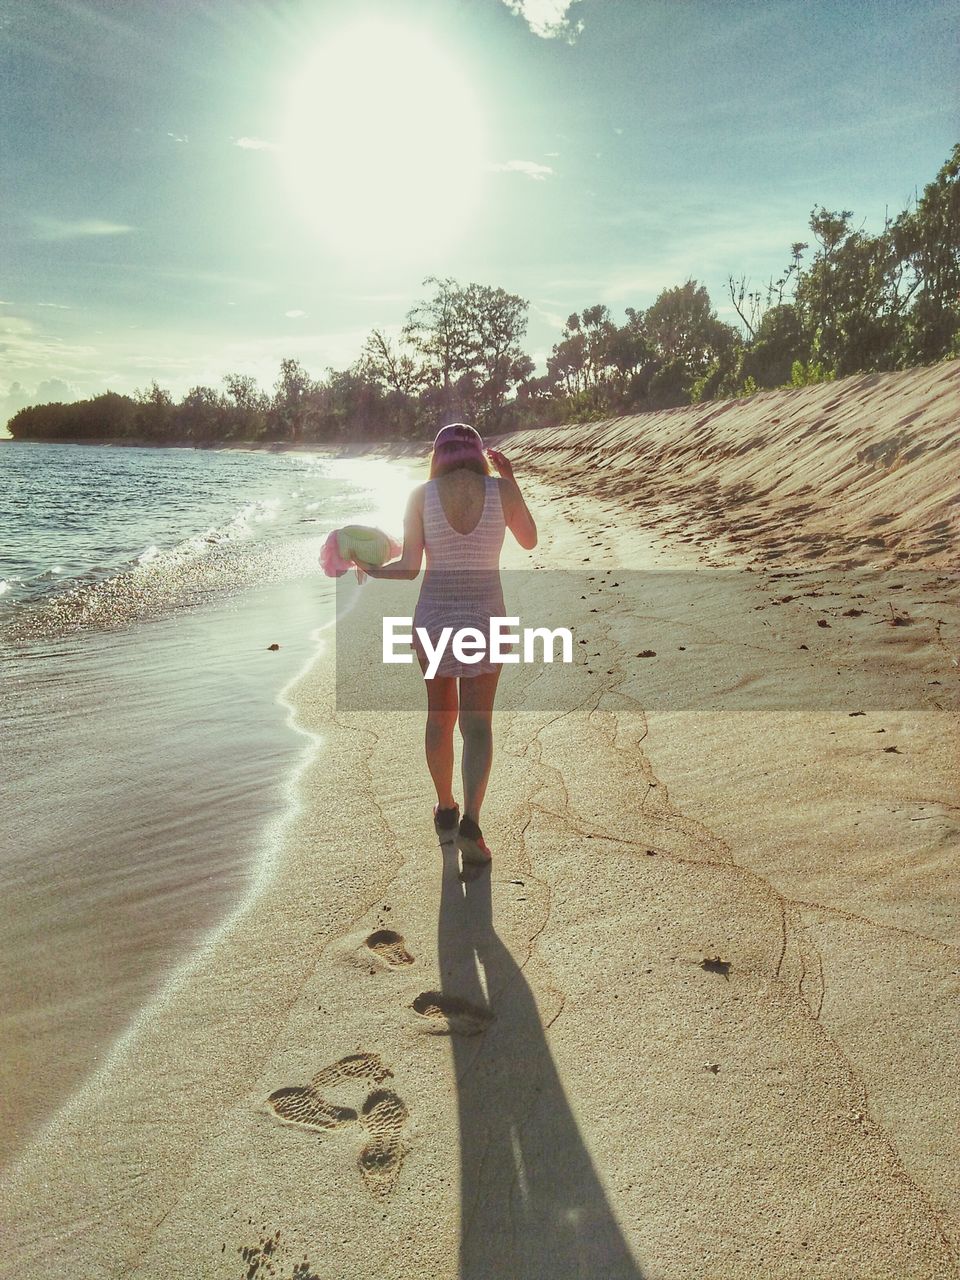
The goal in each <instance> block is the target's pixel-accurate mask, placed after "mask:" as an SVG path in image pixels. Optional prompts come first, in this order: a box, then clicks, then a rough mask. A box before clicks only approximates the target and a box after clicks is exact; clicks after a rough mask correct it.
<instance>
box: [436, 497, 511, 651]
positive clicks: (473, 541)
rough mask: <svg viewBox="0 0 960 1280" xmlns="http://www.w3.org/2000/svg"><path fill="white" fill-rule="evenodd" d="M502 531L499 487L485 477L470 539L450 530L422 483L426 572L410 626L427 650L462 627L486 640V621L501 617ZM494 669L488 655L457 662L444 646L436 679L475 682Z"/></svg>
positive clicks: (487, 632) (468, 534) (449, 648)
mask: <svg viewBox="0 0 960 1280" xmlns="http://www.w3.org/2000/svg"><path fill="white" fill-rule="evenodd" d="M505 530H506V523H505V521H504V518H503V506H502V504H501V502H500V486H499V484H498V482H497V480H496V479H494V477H493V476H484V496H483V510H482V511H481V513H480V519H479V520H478V521H477V524H476V525H475V527H474V528H473V529H471V530H470V532H469V533H458V532H457V531H456V529H454V528H453V527H452V526H451V524H450V522H449V520H448V519H447V517H446V515H445V514H444V511H443V505H442V503H441V502H440V494H439V493H438V491H437V482H436V480H428V481H427V483H426V487H425V492H424V499H423V545H424V551H425V553H426V568H425V571H424V575H423V582H422V583H421V585H420V597H419V599H418V600H417V607H416V610H415V611H414V615H413V625H414V628H416V627H423V628H424V629H425V630H426V632H427V634H428V635H429V637H430V643H431V645H434V646H435V645H436V644H437V642H438V640H439V637H440V632H441V630H442V628H443V627H453V629H454V633H456V632H457V631H459V630H460V629H461V628H462V627H476V629H477V630H478V631H480V632H481V634H482V635H483V636H484V639H486V638H487V637H488V636H489V631H490V619H491V618H493V617H503V614H504V604H503V586H502V584H501V582H500V551H501V548H502V547H503V538H504V532H505ZM414 635H416V631H414ZM414 644H415V645H416V641H414ZM499 666H500V664H499V663H497V662H491V661H490V659H489V656H488V654H484V655H483V657H482V659H481V660H480V661H479V662H461V661H460V660H459V659H458V658H457V657H456V656H455V655H454V653H453V648H452V645H451V644H448V645H447V648H446V651H445V652H444V655H443V657H442V659H441V660H440V665H439V666H438V668H437V672H436V674H437V675H439V676H478V675H484V674H486V673H488V672H490V671H496V670H497V668H498V667H499Z"/></svg>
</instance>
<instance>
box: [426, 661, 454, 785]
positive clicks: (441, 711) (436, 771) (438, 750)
mask: <svg viewBox="0 0 960 1280" xmlns="http://www.w3.org/2000/svg"><path fill="white" fill-rule="evenodd" d="M424 684H425V685H426V686H427V727H426V732H425V734H424V740H423V745H424V747H425V749H426V753H427V768H428V769H429V770H430V777H431V778H432V779H433V785H434V786H435V787H436V789H437V803H438V804H439V805H440V808H441V809H452V808H453V806H454V805H455V804H456V801H455V800H454V798H453V729H454V725H455V724H456V723H457V681H456V677H455V676H434V678H433V679H432V680H425V681H424Z"/></svg>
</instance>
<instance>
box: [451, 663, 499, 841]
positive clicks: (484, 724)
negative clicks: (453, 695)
mask: <svg viewBox="0 0 960 1280" xmlns="http://www.w3.org/2000/svg"><path fill="white" fill-rule="evenodd" d="M499 679H500V668H499V667H498V668H497V670H496V671H491V672H489V673H488V674H486V675H481V676H464V677H463V678H462V679H461V681H460V732H461V734H462V735H463V761H462V772H463V813H464V817H467V818H472V819H473V821H474V822H479V821H480V806H481V805H482V804H483V797H484V796H485V794H486V791H487V781H488V779H489V777H490V766H491V765H492V764H493V724H492V718H493V700H494V698H495V697H496V696H497V681H498V680H499Z"/></svg>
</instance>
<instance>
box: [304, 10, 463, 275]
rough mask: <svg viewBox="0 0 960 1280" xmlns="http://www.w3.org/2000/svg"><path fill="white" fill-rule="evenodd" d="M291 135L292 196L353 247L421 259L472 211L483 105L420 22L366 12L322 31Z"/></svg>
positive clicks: (340, 247) (368, 253)
mask: <svg viewBox="0 0 960 1280" xmlns="http://www.w3.org/2000/svg"><path fill="white" fill-rule="evenodd" d="M285 134H286V136H285V139H284V146H283V155H284V162H285V167H286V172H287V180H288V182H289V185H290V190H291V194H292V197H293V199H294V200H295V201H296V202H297V205H298V206H299V207H300V209H301V210H302V212H303V215H304V217H305V218H306V219H307V220H308V222H310V223H311V224H312V225H313V226H314V227H315V228H316V230H317V231H318V232H319V233H320V234H321V235H322V236H323V238H324V239H325V240H326V241H327V242H328V243H329V244H330V246H331V248H333V249H334V250H336V251H337V252H339V253H341V254H343V255H345V256H355V257H358V258H359V257H361V256H362V257H373V258H382V257H383V256H384V255H391V256H397V257H400V258H410V259H413V258H417V257H419V256H422V255H423V253H424V251H425V250H427V249H428V248H429V249H436V248H437V247H439V246H440V245H442V244H444V243H448V242H449V241H450V240H451V239H452V238H454V237H456V236H457V235H458V234H462V232H463V231H464V229H465V227H466V224H467V222H468V221H469V218H470V216H471V214H472V212H473V210H474V207H475V204H476V200H477V196H478V187H479V181H480V176H481V173H482V169H483V159H482V152H483V130H482V120H481V113H480V110H479V107H478V104H477V102H476V100H475V98H474V95H473V93H472V92H471V88H470V85H469V83H468V82H467V80H466V78H465V77H464V75H463V74H462V73H461V71H460V70H459V69H458V67H457V65H456V63H455V61H454V59H453V58H452V57H451V56H450V55H449V54H447V53H446V52H445V51H444V50H443V49H441V48H440V47H439V46H438V45H437V44H436V43H435V42H434V41H433V40H432V39H431V38H430V37H428V36H427V35H426V34H424V33H422V32H419V31H415V30H413V29H411V28H408V27H402V26H399V25H391V24H388V23H385V22H376V23H373V22H368V23H364V24H363V25H360V26H353V27H350V28H347V29H345V30H342V31H340V32H339V33H338V34H336V35H333V36H331V37H330V38H329V39H328V40H325V41H324V42H323V43H322V44H321V45H320V46H319V47H318V48H317V49H316V50H315V52H314V53H313V54H312V55H311V56H310V57H309V58H308V60H307V62H306V63H305V65H304V66H303V68H302V69H301V70H300V72H299V73H298V74H297V76H296V79H295V80H294V82H293V84H292V86H291V91H290V98H289V104H288V115H287V125H286V131H285Z"/></svg>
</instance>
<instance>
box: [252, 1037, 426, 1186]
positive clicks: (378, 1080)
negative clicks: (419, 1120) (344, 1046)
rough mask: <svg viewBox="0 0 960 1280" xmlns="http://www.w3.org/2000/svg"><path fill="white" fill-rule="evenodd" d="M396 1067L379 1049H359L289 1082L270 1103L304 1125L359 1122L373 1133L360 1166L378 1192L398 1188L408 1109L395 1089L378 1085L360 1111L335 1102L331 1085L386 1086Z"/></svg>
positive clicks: (318, 1127) (287, 1120)
mask: <svg viewBox="0 0 960 1280" xmlns="http://www.w3.org/2000/svg"><path fill="white" fill-rule="evenodd" d="M392 1075H393V1072H392V1071H390V1069H389V1068H388V1067H386V1066H384V1064H383V1061H382V1059H381V1058H380V1057H379V1055H378V1054H376V1053H353V1054H350V1055H349V1056H348V1057H346V1058H341V1059H340V1060H339V1061H338V1062H332V1063H330V1065H329V1066H326V1067H322V1068H321V1069H320V1070H319V1071H318V1072H317V1074H316V1075H315V1076H314V1077H313V1079H312V1080H311V1082H310V1083H309V1084H303V1085H288V1086H286V1087H285V1088H283V1089H277V1090H275V1091H274V1092H273V1093H271V1094H270V1096H269V1098H267V1106H268V1107H269V1108H270V1110H271V1111H272V1112H273V1114H274V1115H275V1116H276V1118H277V1119H278V1120H279V1121H280V1122H281V1124H287V1125H293V1126H296V1127H297V1128H300V1129H310V1130H313V1131H323V1130H328V1129H340V1128H343V1127H344V1126H345V1125H349V1124H355V1123H358V1122H359V1124H360V1126H361V1127H362V1128H363V1130H364V1131H365V1133H366V1135H367V1140H366V1142H365V1143H364V1145H363V1148H362V1149H361V1151H360V1155H359V1158H358V1160H357V1168H358V1169H359V1170H360V1176H361V1177H362V1178H363V1181H364V1183H365V1185H366V1187H367V1189H368V1190H369V1191H370V1193H371V1194H372V1195H374V1196H377V1197H378V1198H379V1197H383V1196H386V1195H389V1193H390V1192H391V1191H392V1190H393V1188H394V1186H395V1184H396V1181H397V1178H398V1177H399V1175H400V1169H401V1167H402V1166H403V1161H404V1157H405V1156H406V1150H407V1149H406V1146H405V1144H404V1141H403V1127H404V1125H405V1123H406V1120H407V1108H406V1105H405V1103H404V1102H403V1100H402V1098H400V1097H399V1096H398V1095H397V1094H395V1093H394V1092H393V1091H392V1090H390V1089H381V1088H375V1089H373V1090H372V1091H371V1092H369V1093H368V1094H367V1097H366V1099H365V1101H364V1102H363V1105H362V1106H361V1108H360V1110H359V1112H358V1111H357V1110H355V1109H354V1108H353V1107H345V1106H339V1105H338V1104H336V1103H334V1102H331V1101H329V1099H328V1098H327V1097H325V1094H326V1092H327V1090H331V1089H344V1088H354V1089H356V1087H357V1085H359V1086H360V1087H361V1088H362V1089H366V1088H368V1087H369V1086H370V1085H382V1084H383V1082H384V1081H385V1080H388V1079H390V1078H391V1077H392Z"/></svg>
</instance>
